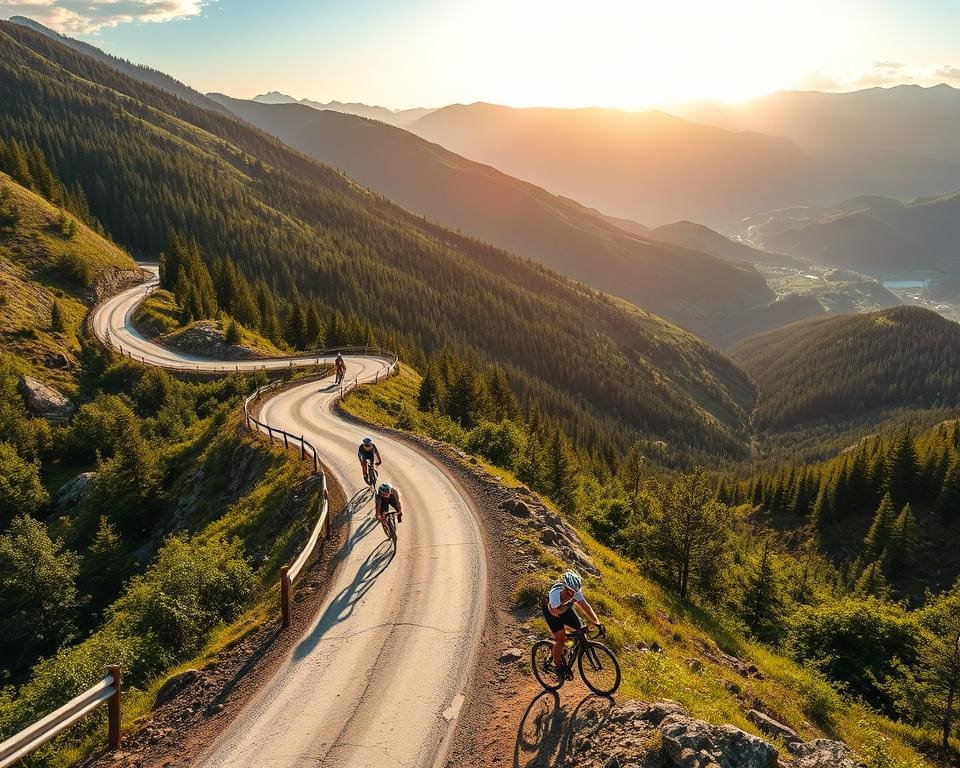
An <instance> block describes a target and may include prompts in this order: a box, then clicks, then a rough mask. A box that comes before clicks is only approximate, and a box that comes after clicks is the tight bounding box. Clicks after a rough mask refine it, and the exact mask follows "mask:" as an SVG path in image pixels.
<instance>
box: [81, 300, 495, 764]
mask: <svg viewBox="0 0 960 768" xmlns="http://www.w3.org/2000/svg"><path fill="white" fill-rule="evenodd" d="M149 290H150V286H149V285H147V286H137V287H135V288H131V289H129V290H127V291H124V292H123V293H121V294H119V295H118V296H116V297H114V298H113V299H110V300H109V301H107V302H106V303H105V304H103V305H102V306H101V307H99V308H98V310H97V311H96V312H95V314H94V317H93V326H94V330H95V332H96V333H97V335H98V336H99V337H100V338H101V339H107V338H109V340H110V341H111V342H112V343H113V344H114V345H120V346H121V347H122V348H123V350H124V351H125V352H127V351H129V352H132V353H133V354H134V355H135V356H136V357H138V358H142V359H143V360H144V361H145V362H146V363H149V364H154V365H161V366H164V367H167V368H179V367H181V366H185V367H188V368H191V367H196V368H199V369H200V370H216V369H220V368H221V367H226V369H227V370H230V369H232V368H234V367H239V369H240V370H249V369H252V368H254V367H260V366H261V365H262V364H263V363H262V362H261V361H241V362H236V361H229V362H221V361H211V360H208V359H201V358H196V357H193V356H189V355H180V354H177V353H175V352H172V351H170V350H167V349H164V348H163V347H160V346H157V345H155V344H153V343H151V342H150V341H148V340H147V339H145V338H143V337H142V336H141V335H140V334H138V333H137V332H136V331H135V330H134V329H133V328H132V327H131V325H130V315H131V313H132V311H133V309H134V308H135V307H136V305H137V303H138V302H139V301H141V300H142V299H143V297H144V296H145V295H146V293H147V292H149ZM290 362H291V361H290V360H276V361H270V362H269V363H268V365H269V366H271V367H279V368H282V367H287V366H289V365H290ZM309 362H310V361H309V360H305V359H302V358H299V359H294V364H297V365H304V364H309ZM385 365H386V363H385V361H384V360H383V359H381V358H376V357H366V356H364V357H349V358H347V367H348V368H347V378H348V379H352V378H353V377H354V376H357V377H359V378H360V380H361V381H363V380H364V379H365V378H372V377H373V376H374V375H375V374H376V373H377V371H382V370H383V369H384V367H385ZM334 395H335V388H334V386H333V382H332V380H323V381H320V382H311V383H309V384H304V385H301V386H297V387H293V388H291V389H288V390H286V391H283V392H280V393H279V394H277V395H276V396H274V397H272V398H271V399H270V400H268V401H266V402H265V403H264V405H263V407H262V409H261V411H260V416H259V419H260V420H261V421H263V422H264V423H267V424H270V425H271V426H273V427H279V428H282V429H285V430H287V431H288V432H292V433H295V434H298V435H299V434H303V435H304V436H305V437H306V438H307V440H309V441H310V442H311V443H313V445H315V446H316V447H317V450H318V452H319V453H320V456H321V458H322V460H323V463H324V465H325V466H326V467H327V469H328V472H329V473H330V474H331V475H333V477H334V478H335V479H336V480H337V481H338V482H339V483H340V485H341V486H342V487H343V488H344V490H345V492H346V493H347V495H348V496H351V495H352V496H353V498H352V500H351V502H349V503H348V505H347V508H346V509H345V510H344V511H343V512H341V513H340V514H345V515H347V516H348V518H349V533H348V540H347V543H346V544H345V546H344V548H343V550H342V551H341V552H340V553H339V555H338V560H339V562H338V565H337V568H336V569H335V573H334V575H333V579H334V581H333V583H332V584H331V585H330V589H329V593H328V594H329V596H328V598H327V601H326V603H325V604H324V605H323V607H322V608H321V610H320V612H319V614H318V618H317V619H316V620H315V621H314V622H313V624H312V625H311V626H310V628H309V629H308V630H307V632H306V633H305V634H304V636H303V637H302V638H301V639H300V641H299V642H298V643H297V644H296V645H295V646H294V648H293V650H292V652H291V653H290V655H289V656H288V657H287V658H286V660H285V661H284V663H283V664H282V666H281V668H280V669H279V670H278V672H277V673H276V674H275V675H274V677H273V678H272V679H271V680H270V682H269V683H267V684H266V686H264V688H263V689H262V691H261V692H260V693H259V694H258V695H257V696H256V697H255V698H254V699H253V700H252V701H251V702H249V703H248V705H247V706H246V708H245V709H244V711H243V712H242V713H241V714H240V715H239V716H238V717H236V718H235V719H234V721H233V722H232V723H231V724H230V725H229V726H228V727H227V728H226V729H225V730H224V732H223V733H222V734H221V736H220V737H219V739H218V740H217V741H216V743H213V744H211V745H210V747H209V749H208V750H207V752H206V754H204V755H199V756H197V759H196V760H195V762H194V765H197V766H203V768H228V767H230V768H232V767H233V766H237V767H238V768H239V766H244V767H247V766H256V767H257V768H286V767H288V766H289V767H290V768H293V767H294V766H295V767H296V768H301V766H350V767H351V768H353V767H354V766H356V767H358V768H363V767H364V766H370V767H371V768H373V767H374V766H376V767H377V768H381V767H384V766H404V767H405V768H411V767H413V766H426V767H427V768H431V767H432V766H434V765H435V764H439V763H441V762H442V760H443V757H444V754H445V751H446V745H447V740H448V737H449V735H450V734H451V733H452V727H453V724H454V723H455V721H456V717H457V714H458V712H459V709H460V704H461V702H462V701H463V696H464V695H465V692H466V691H465V685H466V680H467V676H468V674H469V671H470V666H471V664H472V660H473V658H474V656H475V655H476V654H475V653H474V651H475V645H476V642H477V640H478V638H479V636H480V631H481V623H482V619H483V611H484V605H485V594H486V569H485V560H484V551H483V544H482V537H481V533H480V529H479V525H478V523H477V519H476V517H475V515H474V511H473V509H472V507H471V503H470V500H469V498H468V497H467V495H466V494H465V493H464V492H463V491H462V490H461V489H460V488H459V487H458V486H457V484H456V483H455V482H454V481H453V480H451V479H450V478H449V477H447V475H446V474H445V473H444V471H443V470H442V469H441V468H440V467H439V466H438V465H436V464H435V463H433V462H432V461H431V460H430V459H429V458H427V457H425V456H423V455H421V454H419V453H418V452H417V451H415V450H413V449H412V448H410V447H408V446H407V445H405V444H404V443H401V442H399V441H397V440H395V439H393V438H392V437H390V436H388V435H386V434H380V433H376V432H375V431H374V430H370V429H365V428H360V427H358V426H356V425H354V424H351V423H349V422H347V421H345V420H343V419H341V418H339V417H338V416H337V415H336V414H335V413H334V412H333V410H332V405H333V402H334ZM364 434H371V435H372V436H373V437H374V439H375V440H376V442H377V445H378V446H379V448H380V452H381V454H382V456H383V460H384V463H383V466H382V467H381V470H382V472H381V477H382V478H383V479H384V480H388V481H389V482H391V483H393V484H394V485H396V486H398V487H399V488H400V490H401V493H402V495H403V501H404V511H405V514H404V519H403V523H402V524H401V525H400V526H399V544H398V546H397V549H396V551H394V549H393V547H392V545H391V544H390V542H389V541H388V540H387V539H386V537H385V536H384V534H383V531H382V529H381V528H380V527H379V526H377V525H375V524H374V523H375V521H374V520H373V514H372V501H371V498H370V494H369V492H367V491H361V486H362V482H361V477H360V469H359V464H358V461H357V457H356V450H357V445H358V444H359V442H360V439H361V438H362V437H363V435H364Z"/></svg>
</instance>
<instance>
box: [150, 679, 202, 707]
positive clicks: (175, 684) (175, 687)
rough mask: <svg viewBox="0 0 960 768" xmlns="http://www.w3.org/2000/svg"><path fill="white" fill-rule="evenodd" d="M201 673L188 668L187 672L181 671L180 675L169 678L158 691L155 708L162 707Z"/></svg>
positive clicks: (154, 703)
mask: <svg viewBox="0 0 960 768" xmlns="http://www.w3.org/2000/svg"><path fill="white" fill-rule="evenodd" d="M199 675H200V672H198V671H197V670H196V669H188V670H186V671H185V672H181V673H180V674H178V675H174V676H173V677H170V678H168V679H167V681H166V682H165V683H164V684H163V685H161V686H160V690H159V691H157V698H156V700H155V701H154V702H153V708H154V709H157V707H162V706H163V705H164V704H166V703H167V702H168V701H170V699H172V698H173V697H174V696H176V695H177V694H178V693H180V691H182V690H183V689H184V688H186V687H187V686H188V685H190V684H191V683H192V682H193V681H194V680H196V679H197V677H198V676H199Z"/></svg>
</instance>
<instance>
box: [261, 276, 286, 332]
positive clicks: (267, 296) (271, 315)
mask: <svg viewBox="0 0 960 768" xmlns="http://www.w3.org/2000/svg"><path fill="white" fill-rule="evenodd" d="M257 310H258V311H259V314H260V333H262V334H263V335H264V336H266V337H267V338H268V339H270V341H272V342H274V343H275V344H278V343H279V342H280V340H281V338H282V333H281V330H280V318H279V317H278V316H277V304H276V302H275V301H274V299H273V293H272V292H271V291H270V289H269V288H267V286H266V284H265V283H259V284H258V285H257Z"/></svg>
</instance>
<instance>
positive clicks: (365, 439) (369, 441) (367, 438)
mask: <svg viewBox="0 0 960 768" xmlns="http://www.w3.org/2000/svg"><path fill="white" fill-rule="evenodd" d="M372 442H373V438H370V437H365V438H363V444H364V445H370V443H372Z"/></svg>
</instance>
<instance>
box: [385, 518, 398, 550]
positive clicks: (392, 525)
mask: <svg viewBox="0 0 960 768" xmlns="http://www.w3.org/2000/svg"><path fill="white" fill-rule="evenodd" d="M387 536H389V537H390V541H392V542H393V546H394V547H396V546H397V520H396V518H395V517H394V516H393V515H387Z"/></svg>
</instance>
